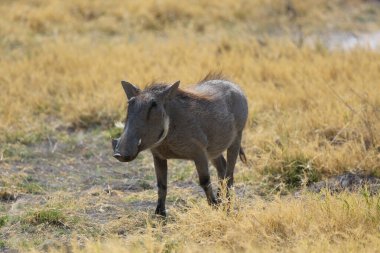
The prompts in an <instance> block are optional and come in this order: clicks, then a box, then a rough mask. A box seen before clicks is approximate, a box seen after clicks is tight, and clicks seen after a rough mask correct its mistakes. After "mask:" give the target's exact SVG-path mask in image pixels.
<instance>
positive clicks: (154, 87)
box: [143, 72, 228, 100]
mask: <svg viewBox="0 0 380 253" xmlns="http://www.w3.org/2000/svg"><path fill="white" fill-rule="evenodd" d="M210 80H228V79H227V78H226V77H225V76H224V75H223V74H222V73H221V72H210V73H208V74H207V75H206V76H205V77H204V78H202V79H201V80H200V81H199V82H198V83H197V85H201V84H202V83H205V82H207V81H210ZM170 85H171V84H167V83H157V82H152V83H151V84H149V85H148V86H146V88H145V89H144V91H143V92H144V93H145V92H147V93H160V92H162V91H164V90H165V89H166V88H167V87H168V86H170ZM176 97H177V98H181V99H195V100H210V97H208V96H206V95H203V94H199V93H196V92H193V91H191V90H184V89H181V88H178V90H177V95H176Z"/></svg>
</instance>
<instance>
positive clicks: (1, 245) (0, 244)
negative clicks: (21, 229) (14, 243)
mask: <svg viewBox="0 0 380 253" xmlns="http://www.w3.org/2000/svg"><path fill="white" fill-rule="evenodd" d="M5 246H6V244H5V241H3V240H0V249H5Z"/></svg>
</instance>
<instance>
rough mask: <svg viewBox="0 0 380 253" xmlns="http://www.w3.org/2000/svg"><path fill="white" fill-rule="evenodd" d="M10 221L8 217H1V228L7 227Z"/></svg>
mask: <svg viewBox="0 0 380 253" xmlns="http://www.w3.org/2000/svg"><path fill="white" fill-rule="evenodd" d="M8 220H9V217H8V215H4V216H0V228H1V227H3V226H5V224H6V223H7V222H8Z"/></svg>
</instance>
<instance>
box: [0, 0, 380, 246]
mask: <svg viewBox="0 0 380 253" xmlns="http://www.w3.org/2000/svg"><path fill="white" fill-rule="evenodd" d="M379 13H380V9H379V5H378V4H377V3H375V2H371V1H359V0H350V1H338V0H336V1H327V0H320V1H311V0H310V1H302V0H293V1H291V0H289V1H269V0H255V1H245V0H240V1H234V0H225V1H216V0H208V1H201V0H194V1H188V2H179V1H174V0H164V1H153V0H150V1H144V2H141V1H125V2H121V1H116V0H112V1H90V0H78V1H74V0H70V1H58V0H51V1H42V0H33V1H32V0H28V1H27V0H24V1H21V0H20V1H2V2H1V3H0V14H1V17H2V18H1V19H0V37H1V38H2V39H1V40H0V143H1V144H2V145H1V146H0V157H1V159H0V160H4V161H7V159H8V158H9V157H7V152H5V150H6V145H8V144H9V145H11V144H12V143H23V144H30V143H35V142H38V141H40V140H44V139H46V138H48V137H51V136H55V135H57V133H58V132H59V130H60V129H62V128H65V127H74V128H85V129H86V128H90V127H94V126H95V127H101V128H103V129H104V128H112V126H113V125H114V123H115V122H116V121H120V120H122V119H123V118H124V116H125V115H124V114H125V97H124V94H123V92H122V89H121V86H120V80H121V79H126V80H128V81H130V82H132V83H135V84H137V85H139V86H142V87H143V86H145V85H146V84H148V83H150V82H151V81H153V80H158V81H167V82H170V81H174V80H181V85H182V86H183V87H186V86H188V85H190V84H193V83H196V82H197V81H198V80H200V79H201V78H202V77H203V76H204V75H206V74H207V73H208V72H209V71H222V72H223V73H224V74H225V75H226V76H228V77H229V78H230V79H232V80H234V81H235V82H237V83H238V84H240V85H241V86H242V88H243V89H244V91H245V92H246V94H247V96H248V99H249V106H250V115H249V122H248V124H247V128H246V131H245V133H244V143H243V144H244V147H245V149H246V153H247V156H248V158H249V160H250V165H249V166H247V167H243V166H241V167H239V168H238V173H237V175H236V177H237V184H238V185H239V184H240V186H243V185H244V184H246V183H248V182H250V183H251V184H252V182H254V183H257V184H259V183H262V184H265V183H268V186H267V188H268V189H267V190H268V192H271V191H272V190H273V192H277V191H278V189H271V187H272V186H273V185H272V184H271V182H269V181H270V180H268V182H267V181H266V180H267V178H268V177H270V176H273V175H274V176H273V177H276V175H277V174H276V173H278V174H279V175H281V174H282V173H284V170H286V168H288V167H289V166H292V164H293V163H301V165H302V166H305V167H306V166H308V168H311V169H312V170H313V171H314V172H315V173H317V174H318V175H322V177H326V176H329V175H336V174H338V173H341V172H344V171H354V170H355V171H364V172H365V173H369V174H377V175H379V174H380V173H379V171H380V92H379V87H380V86H379V80H380V53H379V52H378V51H371V50H365V49H355V50H352V51H339V50H337V51H329V50H328V49H327V48H326V47H324V46H323V45H317V46H306V45H303V44H302V39H301V38H299V36H300V35H299V34H304V35H308V34H317V33H323V32H326V31H328V32H331V31H335V30H361V31H373V30H376V29H379V18H378V17H380V15H379ZM326 24H330V25H329V26H328V27H327V25H326ZM289 35H290V36H289ZM146 164H149V161H147V162H146ZM306 177H307V176H305V179H304V180H305V181H304V182H303V184H306V182H307V178H306ZM7 180H8V181H9V182H10V183H11V181H12V180H14V178H13V179H12V178H11V179H7ZM281 180H282V179H281V178H280V179H279V180H278V181H275V183H278V184H281V183H283V182H282V181H281ZM263 182H264V183H263ZM0 186H1V185H0ZM174 192H175V193H174V194H175V195H176V194H177V195H182V196H185V197H184V198H190V199H191V193H190V191H186V190H184V192H182V191H180V190H179V189H176V190H174ZM47 194H48V193H47ZM51 196H52V197H53V198H59V197H61V193H52V194H51ZM51 196H50V197H51ZM129 197H131V196H129ZM133 197H134V198H136V199H148V200H154V199H155V192H154V191H151V192H149V193H141V194H136V195H135V196H133ZM70 198H73V196H71V197H70ZM270 198H274V199H272V200H270V201H269V200H262V199H261V198H257V199H252V198H247V197H243V198H242V199H239V198H238V199H237V200H236V210H235V211H234V212H233V213H232V214H230V215H227V214H226V213H225V212H224V211H223V210H212V209H211V208H209V207H208V206H206V203H205V201H203V202H200V203H199V202H198V201H197V200H194V201H195V202H196V204H190V206H189V207H186V208H185V207H173V208H172V210H170V211H171V213H170V216H171V217H170V218H169V220H168V221H167V222H166V223H165V224H164V223H162V222H161V221H160V220H157V219H156V218H152V217H151V216H150V214H149V212H140V211H135V212H134V213H133V214H134V215H135V217H133V218H131V217H130V216H123V217H122V218H121V220H116V221H114V223H112V224H105V225H104V227H102V228H101V229H100V230H101V231H102V232H101V233H100V234H101V235H100V236H99V234H97V236H92V234H93V232H92V231H88V233H87V232H86V231H87V229H88V230H91V229H93V228H94V227H96V225H91V224H87V223H86V224H81V225H78V226H77V227H76V225H75V224H74V225H73V227H74V228H75V229H74V231H73V233H75V232H77V233H79V234H80V236H78V238H79V239H80V242H81V243H83V241H87V242H86V244H85V245H86V246H85V247H84V248H77V243H76V239H74V240H73V245H74V252H125V251H132V252H147V251H148V252H193V251H195V252H198V251H204V250H208V251H222V252H223V251H226V252H243V251H246V252H252V251H259V252H260V251H284V252H305V251H310V252H326V251H329V252H357V251H362V252H379V248H380V239H379V238H380V233H379V229H380V227H379V226H380V220H379V217H380V213H379V212H380V206H379V198H380V196H379V195H377V196H371V197H368V196H367V195H366V193H363V194H341V195H337V196H330V195H329V194H327V195H325V196H322V195H307V194H306V195H305V196H302V197H301V198H299V199H295V198H292V197H286V198H278V197H273V196H272V195H271V196H270ZM70 201H72V200H67V199H65V198H63V200H62V203H66V204H67V203H70V205H67V206H65V204H62V203H61V204H59V205H58V207H59V209H60V210H62V212H63V215H68V216H70V215H71V213H75V214H78V213H79V214H81V215H82V214H83V213H85V211H83V210H86V208H87V207H88V206H91V203H90V202H86V201H87V199H83V202H82V203H81V205H80V206H79V207H78V206H75V205H73V204H72V203H71V202H70ZM99 201H100V203H103V202H102V201H104V200H99ZM190 202H191V201H190ZM53 206H56V205H55V204H54V205H53ZM62 206H65V208H63V207H62ZM0 211H1V208H0ZM83 215H84V214H83ZM137 220H138V221H137ZM86 222H88V221H86ZM81 226H83V227H84V228H83V229H82V227H81ZM0 227H1V226H0ZM122 227H127V229H128V231H131V233H130V234H127V236H125V237H123V238H115V237H117V233H115V232H114V229H116V230H117V229H119V228H122ZM38 229H43V228H40V227H38ZM102 229H104V230H102ZM78 231H79V232H78ZM83 231H84V232H83ZM44 233H48V232H44ZM44 233H42V234H44ZM94 233H95V232H94ZM21 237H22V236H21ZM94 237H100V239H99V240H100V241H99V242H96V241H93V240H95V238H94ZM111 238H112V239H111ZM17 240H20V238H16V239H15V240H12V241H11V242H10V245H12V246H13V247H15V248H19V249H25V248H27V249H28V250H29V248H30V245H29V244H28V245H27V247H23V246H22V245H20V244H19V242H18V241H17ZM0 243H1V241H0ZM34 246H37V248H38V246H40V245H34ZM0 249H1V245H0Z"/></svg>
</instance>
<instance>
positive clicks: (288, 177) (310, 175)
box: [281, 156, 321, 189]
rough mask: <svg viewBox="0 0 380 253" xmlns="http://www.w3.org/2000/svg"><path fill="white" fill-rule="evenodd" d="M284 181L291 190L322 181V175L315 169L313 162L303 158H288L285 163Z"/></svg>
mask: <svg viewBox="0 0 380 253" xmlns="http://www.w3.org/2000/svg"><path fill="white" fill-rule="evenodd" d="M282 171H283V174H282V175H281V178H282V180H283V181H284V182H285V184H286V186H287V187H288V188H290V189H294V188H298V187H301V186H302V185H304V186H308V185H310V184H311V183H313V182H317V181H319V180H320V179H321V174H320V173H319V172H318V171H317V170H316V169H315V168H314V167H313V164H312V161H311V160H310V159H308V158H305V157H303V156H299V157H287V158H286V159H285V160H284V161H283V167H282Z"/></svg>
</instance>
